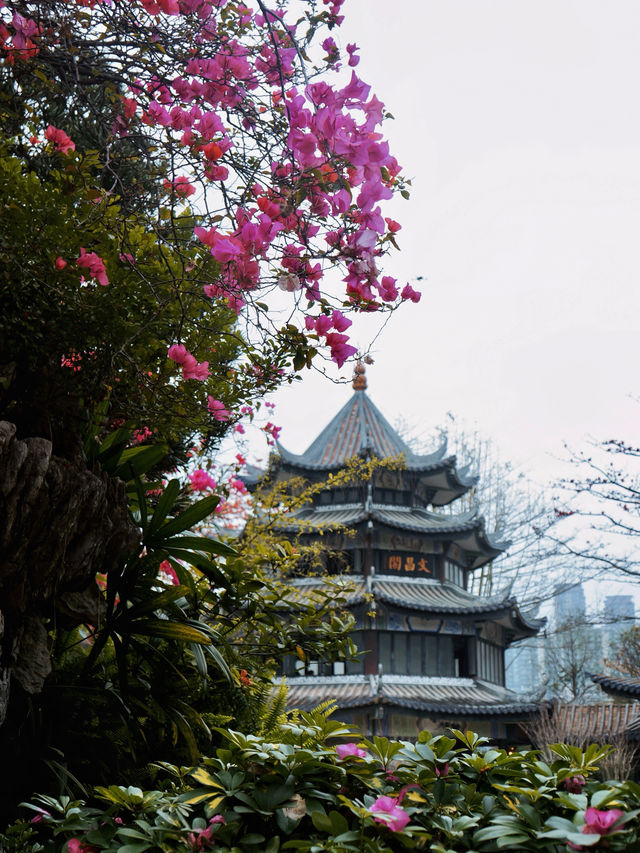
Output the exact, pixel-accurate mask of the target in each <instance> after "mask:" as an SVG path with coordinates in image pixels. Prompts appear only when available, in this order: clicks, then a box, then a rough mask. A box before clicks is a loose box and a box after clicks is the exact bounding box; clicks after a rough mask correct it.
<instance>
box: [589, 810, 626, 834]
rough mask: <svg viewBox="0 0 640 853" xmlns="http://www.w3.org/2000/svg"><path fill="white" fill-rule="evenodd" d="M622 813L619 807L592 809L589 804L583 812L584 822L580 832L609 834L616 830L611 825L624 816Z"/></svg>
mask: <svg viewBox="0 0 640 853" xmlns="http://www.w3.org/2000/svg"><path fill="white" fill-rule="evenodd" d="M624 814H625V813H624V812H623V811H621V810H620V809H594V808H593V807H591V806H590V807H589V808H588V809H587V810H586V812H585V813H584V820H585V824H584V826H583V827H582V832H583V834H584V835H588V834H590V833H593V834H595V835H609V834H610V833H611V832H615V831H616V830H615V829H614V828H613V825H614V823H616V821H618V820H620V818H621V817H624Z"/></svg>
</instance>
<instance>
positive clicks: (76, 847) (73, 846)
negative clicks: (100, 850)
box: [67, 838, 96, 853]
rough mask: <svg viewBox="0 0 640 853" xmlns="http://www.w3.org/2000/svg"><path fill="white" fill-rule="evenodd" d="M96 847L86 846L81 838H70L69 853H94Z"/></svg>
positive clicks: (68, 842) (68, 843)
mask: <svg viewBox="0 0 640 853" xmlns="http://www.w3.org/2000/svg"><path fill="white" fill-rule="evenodd" d="M95 850H96V848H95V847H92V846H91V845H90V844H85V843H84V841H80V839H79V838H70V839H69V840H68V841H67V853H94V851H95Z"/></svg>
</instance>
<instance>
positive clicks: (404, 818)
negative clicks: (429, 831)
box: [369, 797, 410, 832]
mask: <svg viewBox="0 0 640 853" xmlns="http://www.w3.org/2000/svg"><path fill="white" fill-rule="evenodd" d="M369 811H370V812H371V814H372V815H373V819H374V820H375V821H376V822H377V823H384V824H386V825H387V826H388V827H389V829H391V830H392V831H393V832H400V831H401V830H403V829H404V828H405V826H406V825H407V824H408V823H409V819H410V818H409V815H408V814H407V812H406V811H405V810H404V809H403V808H401V807H400V806H399V805H398V800H397V799H396V798H395V797H378V799H377V800H375V802H373V803H372V804H371V805H370V806H369Z"/></svg>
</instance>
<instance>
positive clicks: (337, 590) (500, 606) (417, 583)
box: [288, 574, 546, 639]
mask: <svg viewBox="0 0 640 853" xmlns="http://www.w3.org/2000/svg"><path fill="white" fill-rule="evenodd" d="M293 585H294V587H295V589H296V593H297V594H298V595H299V596H300V598H301V600H305V601H307V600H312V599H313V597H314V595H315V594H317V593H320V594H321V595H323V594H324V595H327V594H329V595H330V596H331V597H332V598H334V599H335V600H337V601H338V600H339V602H340V603H341V604H342V605H343V606H344V607H346V608H349V609H351V608H356V607H359V606H365V607H367V608H368V609H371V605H372V603H373V602H380V603H381V604H383V605H387V606H391V607H393V608H398V609H400V610H406V611H412V612H418V613H420V614H422V615H424V616H426V615H429V614H434V615H436V616H452V617H457V618H459V617H467V618H472V619H473V618H475V619H480V618H482V619H483V620H487V619H494V620H496V621H502V622H504V624H505V627H506V628H508V629H510V630H511V631H513V632H514V635H515V636H514V639H522V638H524V637H532V636H535V635H536V634H537V633H538V631H540V629H541V628H542V627H544V625H545V622H546V620H545V619H537V618H535V617H534V616H533V615H531V614H529V613H522V612H521V611H520V609H519V607H518V604H517V602H516V599H515V598H513V597H512V596H511V595H510V593H509V591H508V590H507V591H506V592H504V591H503V592H500V593H498V594H497V595H493V596H481V595H474V594H473V593H471V592H468V591H467V590H466V589H462V587H459V586H457V585H456V584H453V583H448V582H446V581H445V582H442V581H439V580H435V579H433V578H412V577H396V576H393V575H377V574H376V575H373V576H372V577H368V578H365V577H363V576H362V575H347V576H333V577H332V576H329V577H325V578H317V577H311V578H297V579H295V580H294V581H293ZM294 596H295V593H294ZM288 601H289V602H290V603H291V602H292V599H291V597H289V598H288Z"/></svg>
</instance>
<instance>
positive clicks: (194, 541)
mask: <svg viewBox="0 0 640 853" xmlns="http://www.w3.org/2000/svg"><path fill="white" fill-rule="evenodd" d="M161 529H162V530H164V528H161ZM169 545H170V546H171V548H183V549H192V550H194V551H205V552H206V553H207V554H217V555H219V556H221V557H233V556H235V555H236V554H237V553H238V552H237V551H236V550H235V548H232V547H231V546H230V545H225V543H224V542H220V540H218V539H209V537H208V536H174V537H172V539H171V542H168V543H167V546H169Z"/></svg>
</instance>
